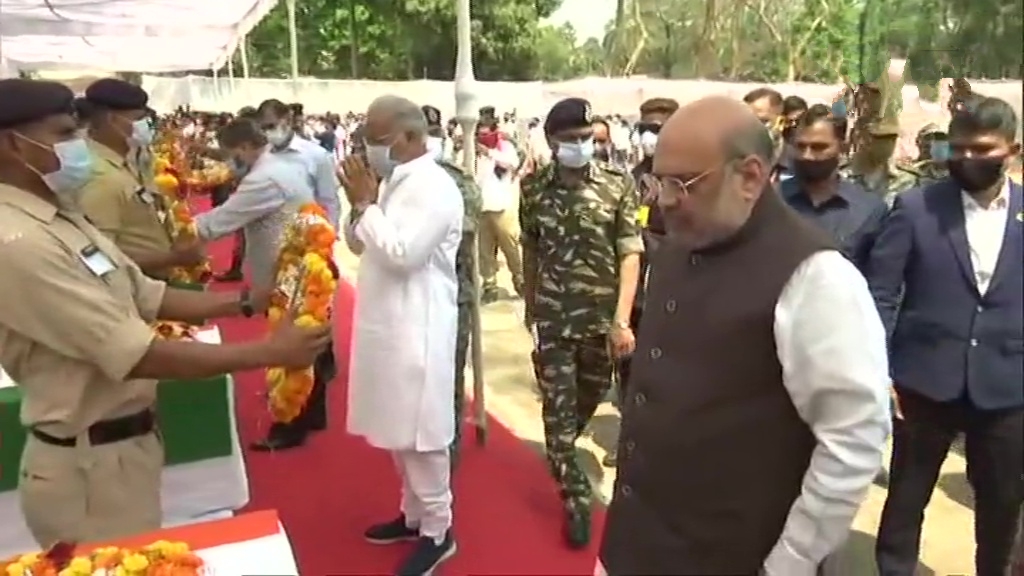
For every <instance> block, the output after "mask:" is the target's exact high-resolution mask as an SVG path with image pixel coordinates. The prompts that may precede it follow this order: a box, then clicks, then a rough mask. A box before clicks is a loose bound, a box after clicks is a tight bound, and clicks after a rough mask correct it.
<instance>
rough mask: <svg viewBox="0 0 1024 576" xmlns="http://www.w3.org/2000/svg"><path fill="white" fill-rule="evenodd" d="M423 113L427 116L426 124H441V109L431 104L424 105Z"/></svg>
mask: <svg viewBox="0 0 1024 576" xmlns="http://www.w3.org/2000/svg"><path fill="white" fill-rule="evenodd" d="M423 115H424V116H426V118H427V126H440V125H441V111H440V110H438V109H437V108H434V107H433V106H429V105H428V106H424V107H423Z"/></svg>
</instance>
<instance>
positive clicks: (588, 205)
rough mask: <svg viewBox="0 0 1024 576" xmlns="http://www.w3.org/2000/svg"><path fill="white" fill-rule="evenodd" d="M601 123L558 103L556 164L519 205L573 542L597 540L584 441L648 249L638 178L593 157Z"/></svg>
mask: <svg viewBox="0 0 1024 576" xmlns="http://www.w3.org/2000/svg"><path fill="white" fill-rule="evenodd" d="M592 120H593V118H592V116H591V111H590V103H589V102H587V101H586V100H583V99H582V98H567V99H565V100H562V101H560V102H558V103H557V104H555V105H554V106H553V107H552V108H551V111H550V112H549V113H548V116H547V119H546V120H545V122H544V134H545V136H547V138H548V143H549V146H550V148H551V150H552V152H553V155H554V162H552V163H551V164H550V165H548V166H545V167H543V168H541V169H539V170H538V171H536V172H534V173H533V174H531V175H530V176H529V177H527V178H525V179H524V180H523V182H522V193H521V195H520V207H519V220H520V225H521V228H522V231H523V235H522V236H523V266H524V270H525V274H524V280H525V282H524V288H525V290H524V295H523V299H524V302H525V305H526V314H525V316H526V322H527V325H528V326H530V328H531V330H532V331H533V333H534V335H535V350H534V355H533V362H534V372H535V374H537V377H538V385H539V388H540V392H541V410H542V413H543V419H544V444H545V448H546V452H547V460H548V465H549V468H550V471H551V474H552V476H554V478H555V481H556V482H557V483H558V486H559V491H560V495H561V498H562V504H563V513H564V516H563V519H564V524H563V537H564V539H565V541H566V543H567V544H568V545H569V546H570V547H572V548H582V547H584V546H586V545H587V543H588V542H589V541H590V504H591V502H590V500H591V496H592V489H591V486H590V480H589V479H588V478H587V476H586V474H585V473H584V471H583V469H582V467H581V466H580V463H579V460H578V459H577V457H576V440H577V439H578V438H579V436H580V434H582V433H583V430H584V429H585V428H586V426H587V424H588V423H589V422H590V419H591V417H593V415H594V411H595V410H596V409H597V405H598V404H599V403H600V402H601V401H602V400H604V397H605V395H606V394H607V393H608V389H609V387H610V386H611V383H612V375H613V371H614V366H613V363H614V361H615V359H616V358H621V357H623V356H625V355H627V354H630V353H632V351H633V348H634V347H635V344H636V341H635V337H634V335H633V327H632V325H631V324H630V314H631V312H632V310H633V300H634V298H635V296H636V290H637V283H638V280H639V276H640V254H641V253H642V252H643V250H644V245H643V240H642V239H641V238H640V228H639V226H638V224H637V192H636V186H635V185H634V182H633V178H632V177H631V176H630V175H629V174H627V173H626V172H623V171H621V170H619V169H617V168H614V167H612V166H611V165H609V164H605V163H602V162H596V161H594V140H593V130H594V128H593V125H592Z"/></svg>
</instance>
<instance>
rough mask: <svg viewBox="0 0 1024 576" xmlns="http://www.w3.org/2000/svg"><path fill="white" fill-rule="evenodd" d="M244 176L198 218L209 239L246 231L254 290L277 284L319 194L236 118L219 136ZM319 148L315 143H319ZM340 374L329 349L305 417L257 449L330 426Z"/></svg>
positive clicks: (293, 443) (320, 360)
mask: <svg viewBox="0 0 1024 576" xmlns="http://www.w3.org/2000/svg"><path fill="white" fill-rule="evenodd" d="M217 140H218V142H219V144H220V147H221V149H223V150H225V151H226V152H227V154H228V156H229V157H230V158H231V161H232V163H233V164H234V165H236V166H237V168H238V170H239V173H240V174H241V177H240V181H239V183H238V188H237V190H236V191H235V193H234V194H232V195H231V196H230V197H229V198H228V199H227V201H226V202H224V203H223V204H221V205H220V206H218V207H216V208H214V209H213V210H210V211H209V212H204V213H202V214H199V215H198V216H196V228H197V229H198V231H199V236H200V238H202V239H203V240H214V239H216V238H220V237H223V236H226V235H228V234H231V233H233V232H235V231H236V230H244V231H245V264H246V266H247V267H248V268H249V278H250V279H251V282H252V286H253V288H254V289H258V290H264V289H267V288H271V287H273V286H274V285H275V284H276V281H277V279H276V273H277V270H276V266H277V257H278V252H279V250H280V244H281V239H282V237H283V235H284V230H285V228H286V227H287V226H288V224H289V223H290V222H291V221H292V219H293V218H295V216H296V215H297V214H298V211H299V209H300V208H301V207H302V206H303V205H305V204H309V203H311V202H313V190H312V187H311V186H310V184H309V182H308V181H307V179H306V178H305V177H304V175H303V173H300V172H299V171H297V170H295V166H294V165H293V164H292V163H290V162H289V161H288V158H287V157H286V156H282V155H281V154H277V153H274V152H273V151H272V148H271V146H270V144H269V143H268V142H267V137H266V136H265V135H264V133H263V132H262V131H261V130H260V128H259V127H258V126H257V125H256V124H254V123H253V122H250V121H248V120H236V121H234V122H232V123H231V124H228V125H227V126H225V127H224V128H221V129H220V131H218V133H217ZM314 146H315V144H314ZM336 373H337V367H336V364H335V358H334V352H333V350H332V349H330V348H329V349H328V350H326V351H325V352H324V353H322V354H321V355H320V356H318V357H317V359H316V363H315V364H314V376H313V390H312V392H310V396H309V400H308V401H307V403H306V406H305V408H304V409H303V411H302V413H301V414H299V416H298V417H296V418H295V419H294V420H292V421H291V422H289V423H281V422H275V423H274V424H273V426H271V428H270V431H269V433H268V435H267V438H265V439H263V440H260V441H258V442H255V443H254V444H253V445H252V449H253V450H257V451H262V452H266V451H273V450H286V449H288V448H294V447H297V446H301V445H302V444H303V443H304V442H305V440H306V436H307V435H308V434H309V433H310V432H313V431H317V430H323V429H325V428H326V427H327V404H326V394H327V383H328V382H329V381H331V380H332V379H333V378H334V376H335V375H336Z"/></svg>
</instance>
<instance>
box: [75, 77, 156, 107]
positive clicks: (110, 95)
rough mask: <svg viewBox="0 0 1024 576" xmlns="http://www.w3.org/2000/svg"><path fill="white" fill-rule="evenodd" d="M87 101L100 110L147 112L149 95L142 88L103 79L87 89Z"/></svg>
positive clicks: (119, 81)
mask: <svg viewBox="0 0 1024 576" xmlns="http://www.w3.org/2000/svg"><path fill="white" fill-rule="evenodd" d="M85 99H86V100H88V101H89V103H90V104H92V105H93V106H96V107H98V108H107V109H109V110H145V109H146V105H147V104H149V95H148V94H146V91H145V90H143V89H142V88H140V87H138V86H136V85H135V84H132V83H131V82H125V81H124V80H118V79H117V78H101V79H99V80H97V81H95V82H93V83H92V84H90V85H89V87H88V88H86V89H85Z"/></svg>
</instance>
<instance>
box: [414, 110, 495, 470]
mask: <svg viewBox="0 0 1024 576" xmlns="http://www.w3.org/2000/svg"><path fill="white" fill-rule="evenodd" d="M423 114H424V116H426V118H427V126H428V127H429V128H428V131H427V136H428V138H427V152H428V153H430V154H433V155H434V158H435V160H437V162H438V164H440V165H441V167H442V168H444V169H445V171H446V172H448V175H449V176H451V177H452V179H453V180H455V184H457V185H458V187H459V191H460V192H462V202H463V205H464V207H465V211H466V214H465V216H464V218H463V220H462V242H461V243H460V244H459V250H458V252H457V253H456V255H455V275H456V277H457V278H458V281H459V292H458V295H457V301H458V304H459V320H458V322H459V328H458V335H457V337H456V341H455V439H454V440H453V441H452V449H451V453H452V457H451V459H452V466H455V464H456V463H457V462H458V455H459V442H460V440H461V439H462V419H463V410H464V408H465V405H466V360H467V355H468V352H469V339H470V337H471V335H472V332H473V304H474V302H475V301H476V282H475V281H474V278H473V274H474V267H473V260H474V259H475V258H476V234H477V230H478V229H479V226H480V213H481V211H482V209H483V200H482V198H481V196H480V187H479V186H477V184H476V181H475V180H473V178H472V177H470V176H469V175H467V174H466V172H465V171H464V170H463V169H462V168H460V167H459V166H456V165H455V164H453V163H452V162H450V161H449V160H447V159H445V158H444V157H443V156H444V126H443V124H442V123H441V111H440V110H438V109H437V108H434V107H433V106H424V107H423Z"/></svg>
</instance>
